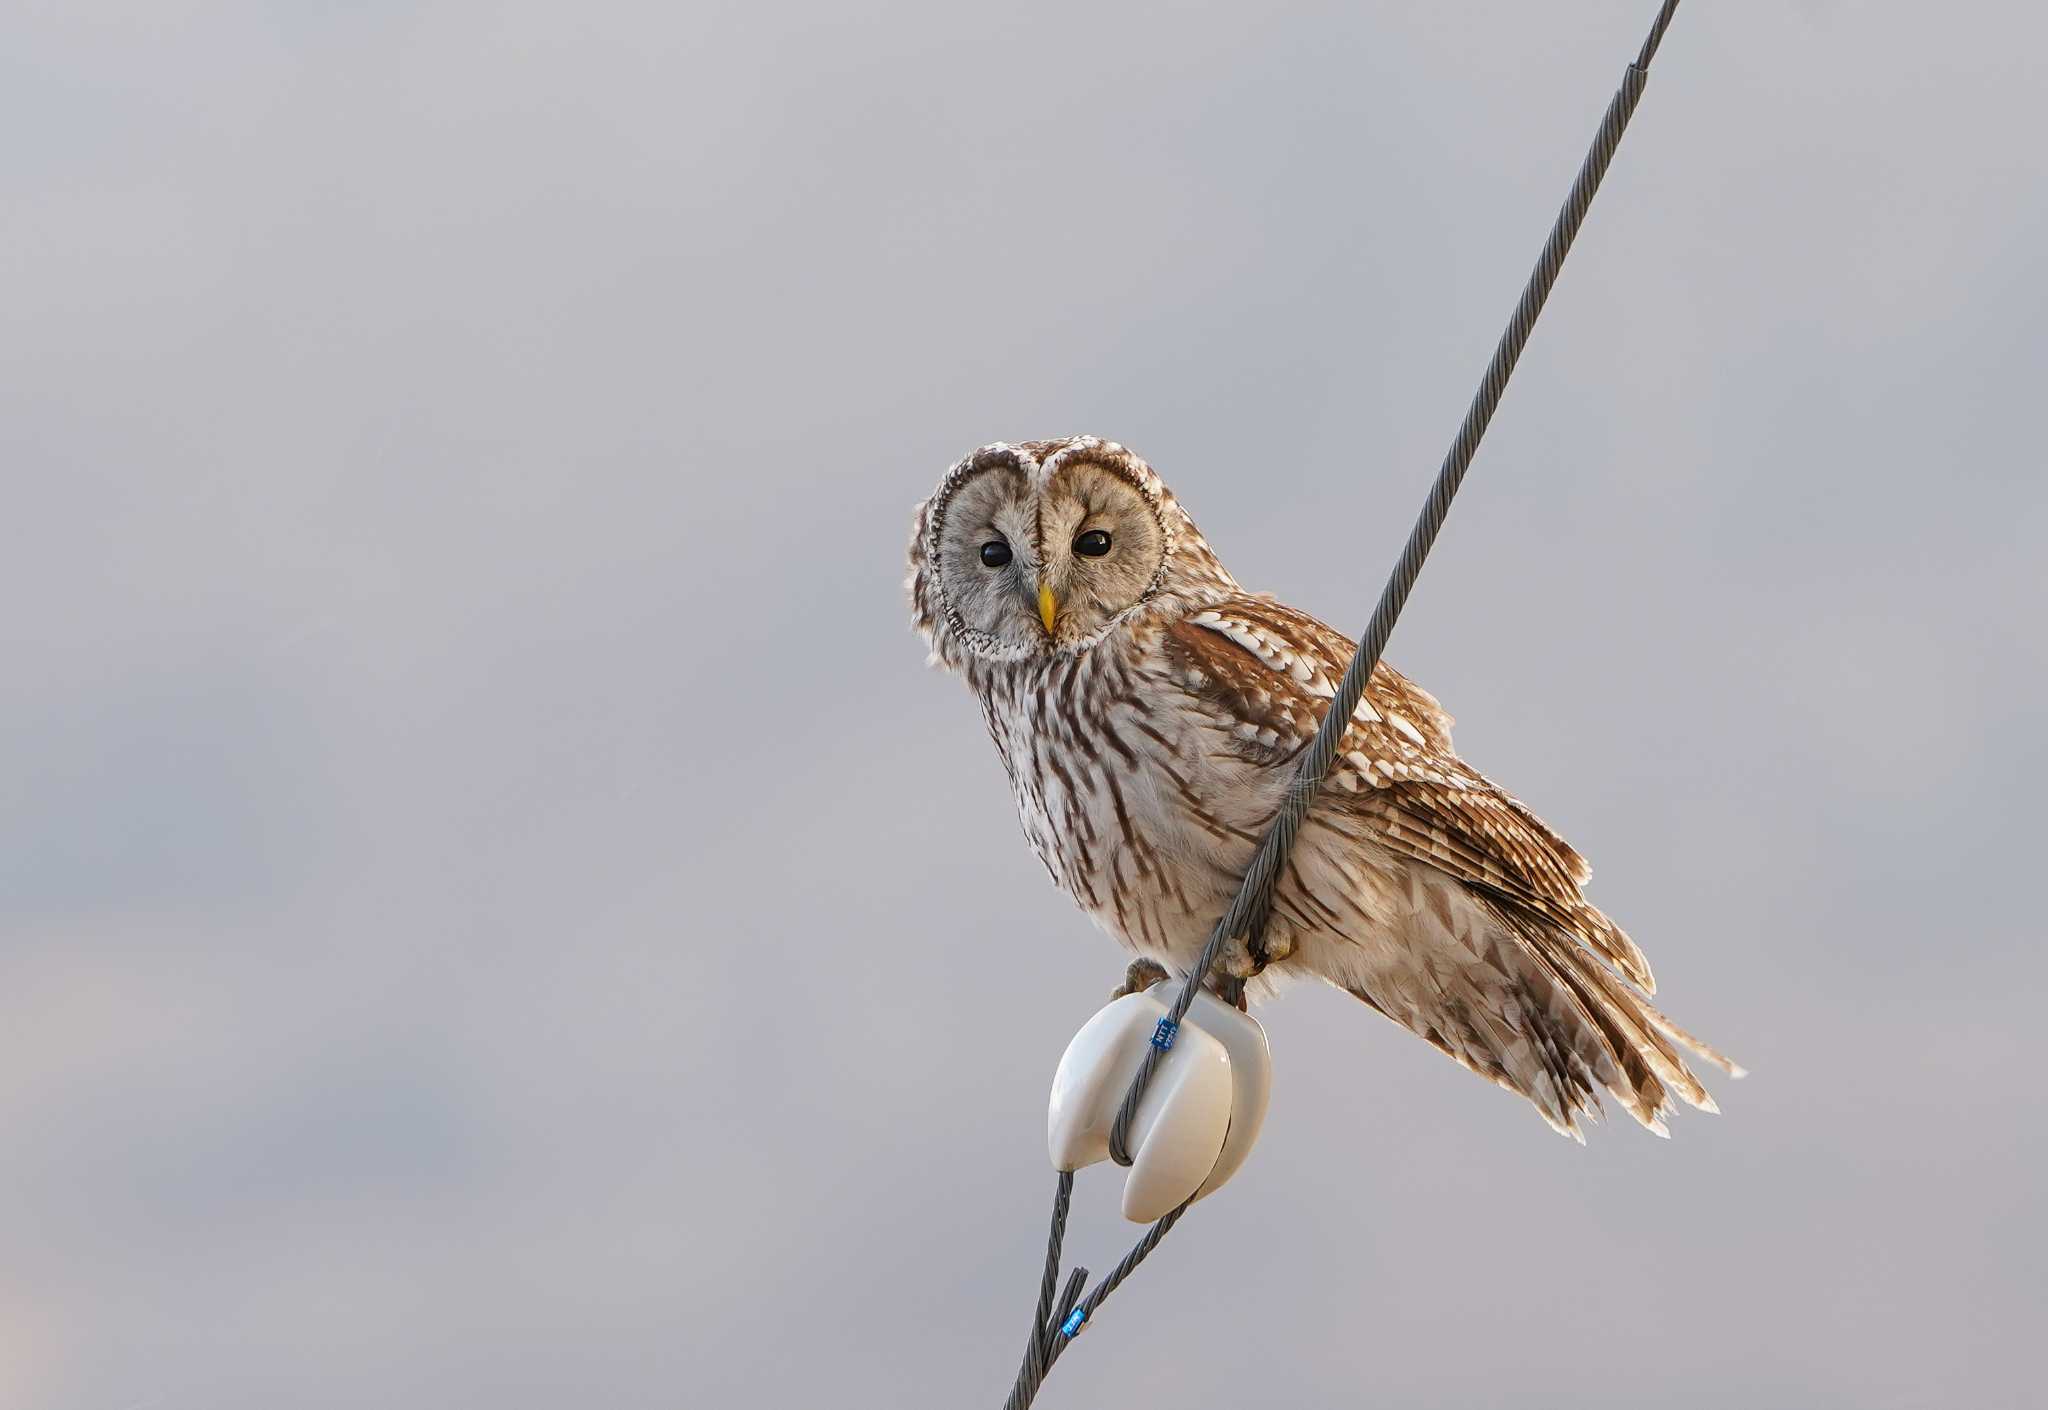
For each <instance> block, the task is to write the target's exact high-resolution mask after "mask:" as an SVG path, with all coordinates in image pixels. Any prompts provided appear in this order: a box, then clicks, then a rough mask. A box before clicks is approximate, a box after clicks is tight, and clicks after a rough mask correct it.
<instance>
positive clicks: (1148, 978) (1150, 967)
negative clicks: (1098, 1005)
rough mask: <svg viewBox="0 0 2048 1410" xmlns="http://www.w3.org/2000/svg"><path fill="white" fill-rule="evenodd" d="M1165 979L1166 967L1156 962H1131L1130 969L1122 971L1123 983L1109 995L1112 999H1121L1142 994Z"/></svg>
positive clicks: (1141, 960)
mask: <svg viewBox="0 0 2048 1410" xmlns="http://www.w3.org/2000/svg"><path fill="white" fill-rule="evenodd" d="M1164 978H1166V966H1165V965H1163V964H1161V963H1159V961H1157V960H1146V959H1138V960H1132V961H1131V964H1130V968H1128V969H1126V970H1125V971H1124V982H1123V984H1122V985H1121V986H1119V987H1118V988H1117V989H1116V990H1114V991H1113V992H1112V993H1111V994H1110V996H1109V997H1110V998H1112V999H1121V998H1122V997H1123V996H1124V995H1126V994H1142V993H1144V992H1145V991H1146V990H1147V989H1150V988H1151V987H1152V986H1153V985H1154V984H1157V983H1158V982H1159V981H1160V980H1162V979H1164Z"/></svg>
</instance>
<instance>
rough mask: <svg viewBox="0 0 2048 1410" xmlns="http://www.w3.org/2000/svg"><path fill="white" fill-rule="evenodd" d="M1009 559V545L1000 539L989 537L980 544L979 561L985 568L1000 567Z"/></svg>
mask: <svg viewBox="0 0 2048 1410" xmlns="http://www.w3.org/2000/svg"><path fill="white" fill-rule="evenodd" d="M1009 561H1010V546H1009V545H1008V544H1006V543H1004V542H1003V541H1002V540H1001V539H990V540H989V541H988V542H987V543H985V544H983V545H982V546H981V562H982V566H983V567H985V568H1000V567H1002V566H1003V565H1004V564H1005V563H1008V562H1009Z"/></svg>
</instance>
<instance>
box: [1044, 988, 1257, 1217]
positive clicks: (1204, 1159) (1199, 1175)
mask: <svg viewBox="0 0 2048 1410" xmlns="http://www.w3.org/2000/svg"><path fill="white" fill-rule="evenodd" d="M1176 987H1177V985H1176V984H1172V983H1167V982H1165V981H1162V982H1161V983H1160V984H1155V985H1154V986H1153V987H1152V988H1150V989H1147V990H1146V991H1145V992H1144V993H1142V994H1126V995H1125V996H1124V997H1122V998H1121V999H1116V1000H1113V1001H1112V1002H1111V1003H1110V1004H1109V1005H1108V1006H1107V1007H1105V1008H1103V1009H1102V1010H1101V1011H1100V1012H1098V1013H1097V1014H1096V1015H1095V1017H1093V1018H1091V1019H1089V1020H1088V1022H1087V1023H1086V1024H1084V1025H1082V1028H1081V1031H1080V1032H1079V1033H1076V1034H1075V1035H1074V1040H1073V1041H1072V1042H1071V1043H1069V1044H1067V1050H1066V1052H1065V1053H1064V1054H1063V1055H1061V1057H1060V1065H1059V1070H1058V1071H1057V1072H1055V1073H1054V1074H1053V1079H1052V1102H1051V1105H1050V1109H1049V1111H1048V1114H1047V1120H1046V1138H1047V1139H1046V1143H1047V1146H1048V1147H1049V1149H1050V1152H1051V1155H1052V1163H1053V1168H1054V1169H1056V1170H1079V1169H1080V1168H1081V1167H1082V1166H1084V1165H1093V1164H1094V1163H1095V1162H1096V1161H1098V1160H1105V1159H1107V1158H1108V1156H1109V1133H1110V1128H1111V1126H1113V1125H1114V1124H1115V1122H1116V1113H1117V1108H1118V1107H1119V1106H1121V1105H1122V1104H1123V1099H1124V1093H1125V1092H1127V1091H1129V1090H1130V1086H1131V1079H1132V1078H1133V1077H1134V1076H1135V1075H1136V1074H1137V1071H1138V1068H1139V1066H1140V1065H1141V1064H1142V1063H1143V1062H1144V1060H1145V1053H1146V1050H1147V1049H1148V1048H1150V1047H1153V1046H1161V1047H1164V1048H1165V1050H1166V1051H1165V1056H1164V1057H1163V1058H1162V1059H1161V1061H1160V1063H1159V1067H1158V1070H1157V1071H1156V1072H1155V1073H1154V1074H1153V1077H1152V1081H1151V1084H1150V1085H1149V1086H1147V1087H1146V1089H1145V1095H1144V1098H1143V1099H1142V1100H1141V1101H1140V1102H1139V1103H1138V1111H1137V1115H1136V1117H1135V1119H1134V1120H1133V1121H1132V1122H1131V1135H1130V1154H1131V1173H1130V1177H1129V1178H1128V1179H1127V1180H1126V1181H1125V1182H1124V1198H1123V1212H1124V1218H1126V1219H1129V1220H1133V1221H1135V1222H1137V1223H1140V1224H1149V1223H1150V1222H1152V1221H1153V1220H1155V1219H1158V1218H1160V1217H1162V1216H1164V1215H1165V1214H1167V1213H1168V1212H1170V1211H1171V1210H1173V1209H1176V1208H1178V1207H1179V1206H1180V1205H1181V1204H1182V1203H1183V1202H1184V1201H1186V1200H1188V1199H1189V1198H1191V1197H1192V1198H1195V1199H1199V1198H1201V1197H1202V1196H1203V1195H1206V1194H1208V1193H1209V1192H1210V1191H1212V1190H1215V1189H1217V1188H1219V1187H1221V1186H1222V1184H1223V1182H1224V1181H1225V1180H1228V1179H1229V1178H1230V1177H1231V1176H1232V1175H1234V1174H1236V1173H1237V1168H1238V1167H1239V1166H1240V1165H1242V1164H1244V1160H1245V1157H1246V1156H1248V1155H1250V1154H1251V1149H1252V1143H1253V1142H1255V1141H1256V1140H1258V1138H1259V1127H1260V1126H1261V1125H1262V1124H1263V1123H1264V1122H1265V1119H1266V1103H1267V1100H1268V1098H1269V1097H1271V1095H1272V1091H1273V1052H1272V1049H1271V1048H1270V1047H1268V1046H1267V1044H1266V1030H1265V1029H1263V1028H1261V1027H1260V1026H1259V1023H1258V1020H1257V1019H1255V1018H1253V1017H1252V1016H1251V1015H1250V1014H1245V1013H1240V1012H1238V1011H1237V1009H1235V1008H1233V1007H1232V1006H1230V1005H1229V1004H1226V1003H1224V1002H1223V1001H1222V1000H1220V999H1218V998H1217V997H1216V996H1215V995H1213V994H1211V993H1209V992H1208V991H1207V990H1203V991H1202V992H1201V993H1199V994H1197V995H1196V996H1195V1003H1194V1007H1192V1008H1191V1009H1189V1010H1188V1013H1187V1017H1186V1018H1184V1019H1182V1020H1181V1022H1180V1026H1179V1029H1178V1030H1177V1031H1175V1030H1173V1029H1172V1028H1171V1027H1170V1026H1169V1027H1166V1028H1162V1027H1161V1022H1162V1020H1164V1019H1165V1018H1166V1017H1167V1013H1168V1010H1169V1006H1170V1004H1171V1002H1172V1000H1173V998H1174V989H1175V988H1176Z"/></svg>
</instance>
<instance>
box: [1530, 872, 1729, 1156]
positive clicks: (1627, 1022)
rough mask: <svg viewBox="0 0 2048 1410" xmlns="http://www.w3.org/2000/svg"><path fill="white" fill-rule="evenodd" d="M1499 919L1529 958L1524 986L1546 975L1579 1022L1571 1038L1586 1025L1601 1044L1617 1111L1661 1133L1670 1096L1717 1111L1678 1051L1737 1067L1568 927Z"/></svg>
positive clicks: (1606, 1082) (1539, 985) (1669, 1108)
mask: <svg viewBox="0 0 2048 1410" xmlns="http://www.w3.org/2000/svg"><path fill="white" fill-rule="evenodd" d="M1501 918H1502V920H1503V922H1504V923H1505V924H1506V926H1507V928H1508V929H1509V930H1510V931H1511V932H1512V933H1513V935H1514V936H1515V938H1516V939H1517V940H1519V941H1520V949H1521V953H1522V954H1523V955H1524V956H1526V957H1527V958H1529V959H1530V960H1533V961H1534V962H1535V965H1536V971H1535V973H1534V974H1532V975H1531V977H1530V987H1531V988H1532V989H1534V990H1537V991H1541V990H1542V989H1543V987H1544V985H1543V983H1542V981H1543V980H1546V979H1547V980H1548V981H1549V986H1548V987H1549V991H1550V995H1551V996H1552V997H1553V999H1557V998H1562V999H1563V1000H1565V1003H1564V1005H1563V1007H1564V1009H1565V1010H1566V1012H1568V1013H1570V1014H1571V1016H1572V1017H1574V1018H1577V1019H1580V1020H1581V1021H1582V1026H1581V1027H1579V1028H1578V1029H1576V1030H1575V1033H1574V1036H1575V1037H1583V1036H1584V1035H1585V1034H1586V1033H1587V1032H1588V1030H1590V1034H1591V1035H1592V1036H1594V1037H1596V1038H1597V1040H1598V1042H1599V1043H1600V1044H1601V1045H1602V1046H1603V1047H1604V1048H1605V1050H1606V1053H1607V1055H1608V1056H1609V1057H1610V1058H1611V1060H1612V1061H1611V1074H1610V1075H1603V1076H1602V1082H1601V1085H1602V1086H1604V1087H1606V1088H1607V1090H1608V1091H1609V1092H1611V1093H1613V1094H1614V1097H1615V1099H1616V1100H1617V1101H1618V1102H1620V1103H1621V1106H1622V1109H1623V1110H1625V1111H1627V1112H1628V1113H1629V1115H1631V1116H1633V1117H1634V1118H1635V1119H1636V1120H1637V1121H1638V1122H1640V1123H1642V1125H1643V1126H1645V1127H1647V1128H1648V1129H1649V1130H1651V1131H1654V1132H1656V1133H1657V1134H1658V1135H1660V1136H1663V1135H1668V1134H1670V1133H1669V1131H1668V1130H1667V1129H1666V1128H1665V1125H1664V1117H1665V1116H1667V1115H1669V1114H1670V1112H1671V1111H1672V1109H1673V1104H1672V1102H1671V1096H1672V1094H1673V1093H1676V1094H1677V1095H1678V1096H1679V1097H1681V1098H1683V1099H1684V1101H1685V1102H1686V1103H1687V1104H1688V1105H1690V1106H1694V1107H1697V1108H1699V1109H1700V1110H1701V1111H1707V1112H1718V1111H1719V1110H1720V1108H1719V1107H1718V1106H1717V1105H1715V1103H1714V1098H1713V1096H1712V1095H1711V1094H1709V1093H1708V1091H1707V1089H1706V1088H1705V1087H1703V1086H1701V1085H1700V1081H1699V1079H1698V1078H1697V1077H1695V1076H1694V1075H1693V1072H1692V1069H1691V1068H1690V1067H1688V1066H1687V1065H1686V1061H1685V1056H1684V1053H1685V1051H1687V1050H1689V1051H1690V1052H1692V1053H1693V1054H1694V1055H1696V1056H1698V1057H1700V1058H1703V1059H1705V1060H1706V1061H1708V1062H1710V1063H1712V1064H1713V1065H1715V1066H1716V1067H1719V1068H1720V1069H1721V1070H1722V1071H1724V1072H1726V1073H1728V1074H1729V1075H1730V1076H1733V1077H1740V1076H1742V1075H1743V1069H1742V1068H1741V1067H1739V1066H1737V1065H1736V1064H1735V1063H1734V1062H1732V1061H1730V1060H1729V1059H1728V1058H1727V1057H1725V1056H1723V1055H1722V1054H1721V1053H1719V1052H1716V1051H1715V1050H1714V1049H1713V1048H1711V1047H1708V1046H1707V1045H1706V1044H1705V1043H1703V1042H1701V1041H1700V1040H1699V1039H1698V1038H1695V1037H1694V1036H1693V1035H1692V1034H1690V1033H1688V1032H1686V1031H1685V1030H1684V1029H1683V1028H1680V1027H1679V1026H1678V1025H1677V1024H1676V1023H1673V1022H1672V1021H1671V1020H1670V1019H1669V1018H1667V1017H1666V1016H1665V1015H1664V1014H1663V1012H1662V1011H1660V1010H1659V1009H1658V1008H1657V1007H1656V1005H1654V1004H1652V1003H1651V1002H1650V1000H1649V998H1648V997H1647V996H1646V995H1645V994H1644V993H1643V992H1642V991H1641V990H1640V989H1638V988H1636V987H1635V986H1634V985H1633V984H1631V983H1629V982H1628V981H1627V980H1626V979H1623V978H1622V977H1621V976H1619V975H1617V974H1616V973H1615V972H1614V971H1613V970H1611V969H1609V968H1608V967H1607V966H1606V965H1605V964H1603V963H1601V961H1600V960H1599V959H1598V958H1597V957H1596V956H1594V955H1593V954H1592V952H1591V951H1589V950H1587V949H1586V948H1585V947H1584V946H1583V945H1581V944H1579V943H1578V941H1577V940H1576V939H1575V938H1574V937H1573V936H1572V935H1571V934H1569V933H1568V932H1566V931H1564V930H1562V929H1559V928H1558V927H1556V926H1554V925H1551V924H1548V923H1546V922H1544V921H1542V920H1539V919H1534V918H1530V917H1524V916H1521V915H1517V914H1511V913H1503V914H1502V916H1501ZM1555 1007H1556V1006H1555V1005H1553V1010H1554V1009H1555Z"/></svg>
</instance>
